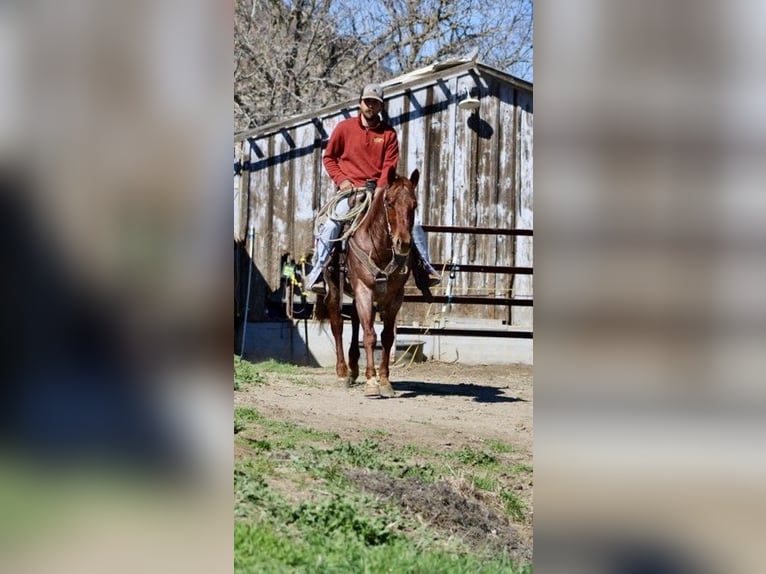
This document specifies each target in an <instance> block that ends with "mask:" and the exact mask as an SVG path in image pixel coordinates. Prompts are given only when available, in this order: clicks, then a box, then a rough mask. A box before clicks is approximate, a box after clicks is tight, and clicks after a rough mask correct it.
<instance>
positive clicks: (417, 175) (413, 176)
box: [410, 169, 420, 187]
mask: <svg viewBox="0 0 766 574" xmlns="http://www.w3.org/2000/svg"><path fill="white" fill-rule="evenodd" d="M418 180H420V172H419V171H418V170H417V169H415V170H413V172H412V173H411V174H410V183H412V187H417V185H418Z"/></svg>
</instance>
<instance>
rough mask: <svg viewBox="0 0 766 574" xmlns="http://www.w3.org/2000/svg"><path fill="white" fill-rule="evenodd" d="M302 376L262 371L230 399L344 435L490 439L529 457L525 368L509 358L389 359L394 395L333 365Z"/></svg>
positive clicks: (450, 441)
mask: <svg viewBox="0 0 766 574" xmlns="http://www.w3.org/2000/svg"><path fill="white" fill-rule="evenodd" d="M302 372H303V373H305V374H306V375H307V376H300V377H296V376H294V375H280V374H275V373H268V374H267V380H268V382H269V384H268V385H264V386H257V387H252V388H251V389H249V390H247V391H246V392H243V393H237V395H238V396H237V399H236V401H237V406H243V405H252V406H257V407H258V408H259V410H261V411H262V412H263V413H264V414H268V415H269V416H273V417H278V418H280V419H284V420H289V421H292V422H296V423H301V424H304V425H308V426H311V427H314V428H317V429H321V430H328V431H334V432H337V433H338V434H340V435H341V437H343V438H346V439H349V440H352V439H357V438H361V437H363V436H367V435H368V433H369V431H371V430H384V431H386V432H387V433H389V434H390V438H391V440H394V441H401V442H403V443H407V442H413V441H415V442H418V443H421V444H423V445H424V446H432V447H436V446H456V447H460V446H466V445H468V446H476V444H477V443H480V442H481V441H483V440H486V439H498V440H502V441H505V442H507V443H509V444H511V445H513V447H514V450H515V451H516V452H517V453H518V454H519V455H522V456H523V457H528V458H529V459H530V460H531V452H532V370H531V369H530V368H529V367H524V366H514V365H510V366H509V365H490V366H467V365H457V364H448V363H438V362H426V363H419V364H414V365H412V366H405V367H394V368H393V369H392V371H391V379H392V381H393V386H394V389H395V390H396V393H397V396H396V397H394V398H392V399H366V398H364V397H363V396H362V390H363V386H362V385H359V386H356V387H353V388H351V389H346V388H345V387H343V386H342V385H340V384H338V382H337V380H336V377H335V373H334V370H333V369H311V368H305V369H302Z"/></svg>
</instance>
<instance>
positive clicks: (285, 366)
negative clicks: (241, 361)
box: [253, 359, 302, 375]
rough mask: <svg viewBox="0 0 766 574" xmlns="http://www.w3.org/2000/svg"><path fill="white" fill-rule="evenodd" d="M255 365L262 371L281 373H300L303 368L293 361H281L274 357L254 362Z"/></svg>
mask: <svg viewBox="0 0 766 574" xmlns="http://www.w3.org/2000/svg"><path fill="white" fill-rule="evenodd" d="M253 367H254V368H256V369H257V370H258V371H260V372H261V373H278V374H280V375H299V374H301V372H302V371H301V368H300V367H298V366H296V365H293V364H291V363H280V362H279V361H276V360H274V359H269V360H267V361H260V362H258V363H253Z"/></svg>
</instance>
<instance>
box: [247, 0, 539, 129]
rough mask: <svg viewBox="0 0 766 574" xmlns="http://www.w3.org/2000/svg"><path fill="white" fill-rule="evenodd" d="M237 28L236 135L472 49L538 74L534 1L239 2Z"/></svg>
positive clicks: (499, 64)
mask: <svg viewBox="0 0 766 574" xmlns="http://www.w3.org/2000/svg"><path fill="white" fill-rule="evenodd" d="M234 31H235V36H234V46H235V54H234V57H235V73H234V82H235V86H234V106H235V129H236V131H242V130H244V129H248V128H252V127H256V126H258V125H263V124H264V123H267V122H269V121H273V120H276V119H279V118H283V117H289V116H290V115H293V114H296V113H301V112H303V111H310V110H313V109H318V108H320V107H322V106H325V105H327V104H329V103H331V102H334V101H337V100H339V99H344V98H348V97H352V96H353V95H355V94H356V93H357V90H358V89H359V88H360V86H361V84H363V83H365V82H366V81H370V80H378V81H383V80H385V79H388V78H390V77H392V76H395V75H398V74H401V73H404V72H408V71H411V70H412V69H415V68H418V67H421V66H425V65H428V64H430V63H432V62H434V61H438V60H440V59H443V58H445V57H446V56H448V55H462V54H465V53H467V52H468V51H470V50H471V49H477V50H478V56H479V59H480V60H481V61H483V62H485V63H488V64H490V65H494V66H496V67H498V68H500V69H503V70H506V71H508V72H510V73H516V75H519V76H521V77H526V78H528V77H529V76H530V75H531V55H532V0H506V1H503V2H499V1H497V0H495V1H489V2H488V1H487V0H422V1H420V0H380V1H378V2H375V3H370V4H364V5H360V4H359V3H358V1H356V0H354V1H353V2H352V0H235V30H234Z"/></svg>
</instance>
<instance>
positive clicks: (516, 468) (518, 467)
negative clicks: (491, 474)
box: [511, 463, 532, 474]
mask: <svg viewBox="0 0 766 574" xmlns="http://www.w3.org/2000/svg"><path fill="white" fill-rule="evenodd" d="M511 472H513V473H516V474H527V473H531V472H532V467H531V466H530V465H528V464H524V463H518V464H514V465H513V466H512V467H511Z"/></svg>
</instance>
